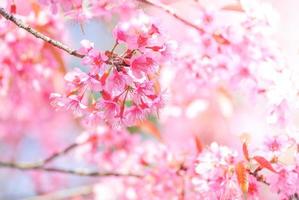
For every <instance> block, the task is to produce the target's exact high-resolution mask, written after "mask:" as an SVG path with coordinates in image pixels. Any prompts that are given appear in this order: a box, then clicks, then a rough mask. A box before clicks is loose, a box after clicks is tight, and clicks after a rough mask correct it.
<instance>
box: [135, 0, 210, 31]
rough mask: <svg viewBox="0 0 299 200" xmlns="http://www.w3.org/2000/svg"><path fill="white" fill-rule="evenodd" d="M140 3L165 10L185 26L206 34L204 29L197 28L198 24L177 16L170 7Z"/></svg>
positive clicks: (145, 2) (147, 2)
mask: <svg viewBox="0 0 299 200" xmlns="http://www.w3.org/2000/svg"><path fill="white" fill-rule="evenodd" d="M138 1H139V2H142V3H144V4H148V5H150V6H153V7H155V8H158V9H161V10H163V11H164V12H166V13H168V14H169V15H171V16H173V17H174V18H176V19H177V20H178V21H180V22H182V23H183V24H185V25H187V26H189V27H191V28H193V29H195V30H197V31H199V32H201V33H204V32H205V31H204V30H203V29H202V28H200V27H199V26H197V25H196V24H193V23H191V22H190V21H188V20H186V19H184V18H182V17H181V16H179V15H178V14H176V13H175V12H174V10H173V9H172V8H170V7H168V6H165V5H163V4H161V3H157V2H152V1H150V0H138Z"/></svg>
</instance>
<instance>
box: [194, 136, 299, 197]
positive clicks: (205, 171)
mask: <svg viewBox="0 0 299 200" xmlns="http://www.w3.org/2000/svg"><path fill="white" fill-rule="evenodd" d="M297 145H298V143H296V141H295V140H294V139H293V138H290V137H288V136H286V135H280V136H274V137H273V138H271V139H268V140H266V141H265V146H264V147H262V148H258V149H255V150H254V151H250V152H249V151H248V147H247V144H246V143H244V144H243V156H244V159H241V160H240V158H239V159H238V157H237V153H236V152H233V151H231V150H230V149H229V148H227V147H221V146H218V145H217V144H216V143H213V144H212V145H211V146H210V148H209V149H206V150H205V151H204V152H203V153H201V154H200V155H199V156H198V160H197V162H198V164H197V165H196V169H195V171H196V173H197V174H198V175H197V176H195V177H194V178H193V179H192V183H193V184H194V186H195V190H196V191H197V192H198V193H199V194H200V197H201V198H203V199H205V198H206V199H218V198H220V197H222V198H223V197H225V199H243V198H244V196H247V199H261V198H262V197H263V195H265V194H262V193H261V189H260V188H261V187H262V185H265V186H269V187H270V188H271V190H272V191H273V192H274V193H275V194H277V195H278V196H279V199H292V198H293V197H294V198H295V197H297V196H298V192H299V188H298V181H299V176H298V149H297ZM291 152H292V153H291ZM287 160H288V161H287ZM211 191H213V192H211ZM266 196H267V195H266Z"/></svg>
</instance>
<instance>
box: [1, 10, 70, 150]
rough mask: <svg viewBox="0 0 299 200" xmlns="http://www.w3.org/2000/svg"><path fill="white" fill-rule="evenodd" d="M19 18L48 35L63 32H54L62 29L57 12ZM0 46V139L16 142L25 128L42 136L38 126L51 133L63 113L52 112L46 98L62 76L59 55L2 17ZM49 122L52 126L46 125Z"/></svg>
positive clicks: (61, 60) (61, 63) (62, 66)
mask: <svg viewBox="0 0 299 200" xmlns="http://www.w3.org/2000/svg"><path fill="white" fill-rule="evenodd" d="M20 18H22V20H24V21H26V22H27V23H28V24H30V25H31V26H32V27H34V28H36V29H38V30H40V31H43V32H46V33H48V35H49V36H52V37H57V38H61V39H62V38H63V34H60V35H58V34H57V32H59V31H60V30H62V23H61V18H59V17H58V16H53V15H51V14H50V13H49V12H41V11H39V10H36V12H35V13H34V12H30V13H29V14H28V16H23V17H21V16H20ZM0 49H1V50H2V53H1V55H0V66H1V67H0V104H1V105H2V106H1V108H0V130H1V131H0V132H1V133H0V138H1V142H4V141H6V142H7V143H12V144H14V145H15V146H17V144H18V142H19V141H21V139H22V138H23V137H24V135H27V134H28V132H27V131H28V130H31V131H30V132H29V133H30V134H32V135H33V134H36V135H35V136H38V138H39V137H43V134H41V131H40V130H41V129H43V131H42V132H43V133H46V132H48V133H51V135H53V136H54V135H55V134H54V133H55V131H54V129H53V127H60V125H59V124H58V122H61V121H62V120H66V116H62V115H61V113H57V112H55V111H54V112H53V107H52V106H50V100H49V97H50V94H51V93H52V92H53V91H56V90H58V89H59V88H60V87H59V86H58V83H59V82H61V81H62V80H63V73H64V72H65V68H64V60H63V57H62V55H61V54H60V52H59V51H58V50H57V49H56V48H55V47H53V46H51V45H49V44H45V43H44V42H42V41H40V40H37V39H36V38H35V37H33V36H31V35H29V34H28V33H27V32H26V31H25V30H22V29H19V28H18V27H16V26H15V25H14V24H12V23H9V22H7V21H6V20H5V19H4V18H1V19H0ZM36 52H39V53H36ZM49 125H50V126H51V127H52V128H48V127H49ZM26 130H27V131H26ZM41 141H44V146H45V147H47V148H48V147H50V146H51V145H50V143H51V142H50V140H48V141H46V140H41ZM53 141H55V139H53ZM54 143H55V142H54ZM48 144H49V146H48ZM52 145H53V144H52ZM49 149H50V148H49Z"/></svg>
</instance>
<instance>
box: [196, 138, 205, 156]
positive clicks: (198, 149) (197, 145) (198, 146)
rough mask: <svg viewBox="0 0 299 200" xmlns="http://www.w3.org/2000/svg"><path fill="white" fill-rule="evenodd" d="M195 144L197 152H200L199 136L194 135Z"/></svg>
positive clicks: (201, 146)
mask: <svg viewBox="0 0 299 200" xmlns="http://www.w3.org/2000/svg"><path fill="white" fill-rule="evenodd" d="M195 144H196V149H197V152H198V153H200V152H202V150H203V144H202V142H201V140H200V139H199V137H198V136H197V135H196V136H195Z"/></svg>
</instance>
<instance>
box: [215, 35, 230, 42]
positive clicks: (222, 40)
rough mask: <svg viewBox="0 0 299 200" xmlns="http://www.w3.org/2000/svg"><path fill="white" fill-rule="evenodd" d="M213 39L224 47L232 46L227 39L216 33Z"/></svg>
mask: <svg viewBox="0 0 299 200" xmlns="http://www.w3.org/2000/svg"><path fill="white" fill-rule="evenodd" d="M213 38H214V39H215V40H216V42H218V43H219V44H222V45H229V44H230V42H229V41H228V40H227V39H225V38H224V37H223V36H222V35H221V34H218V33H215V34H213Z"/></svg>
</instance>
